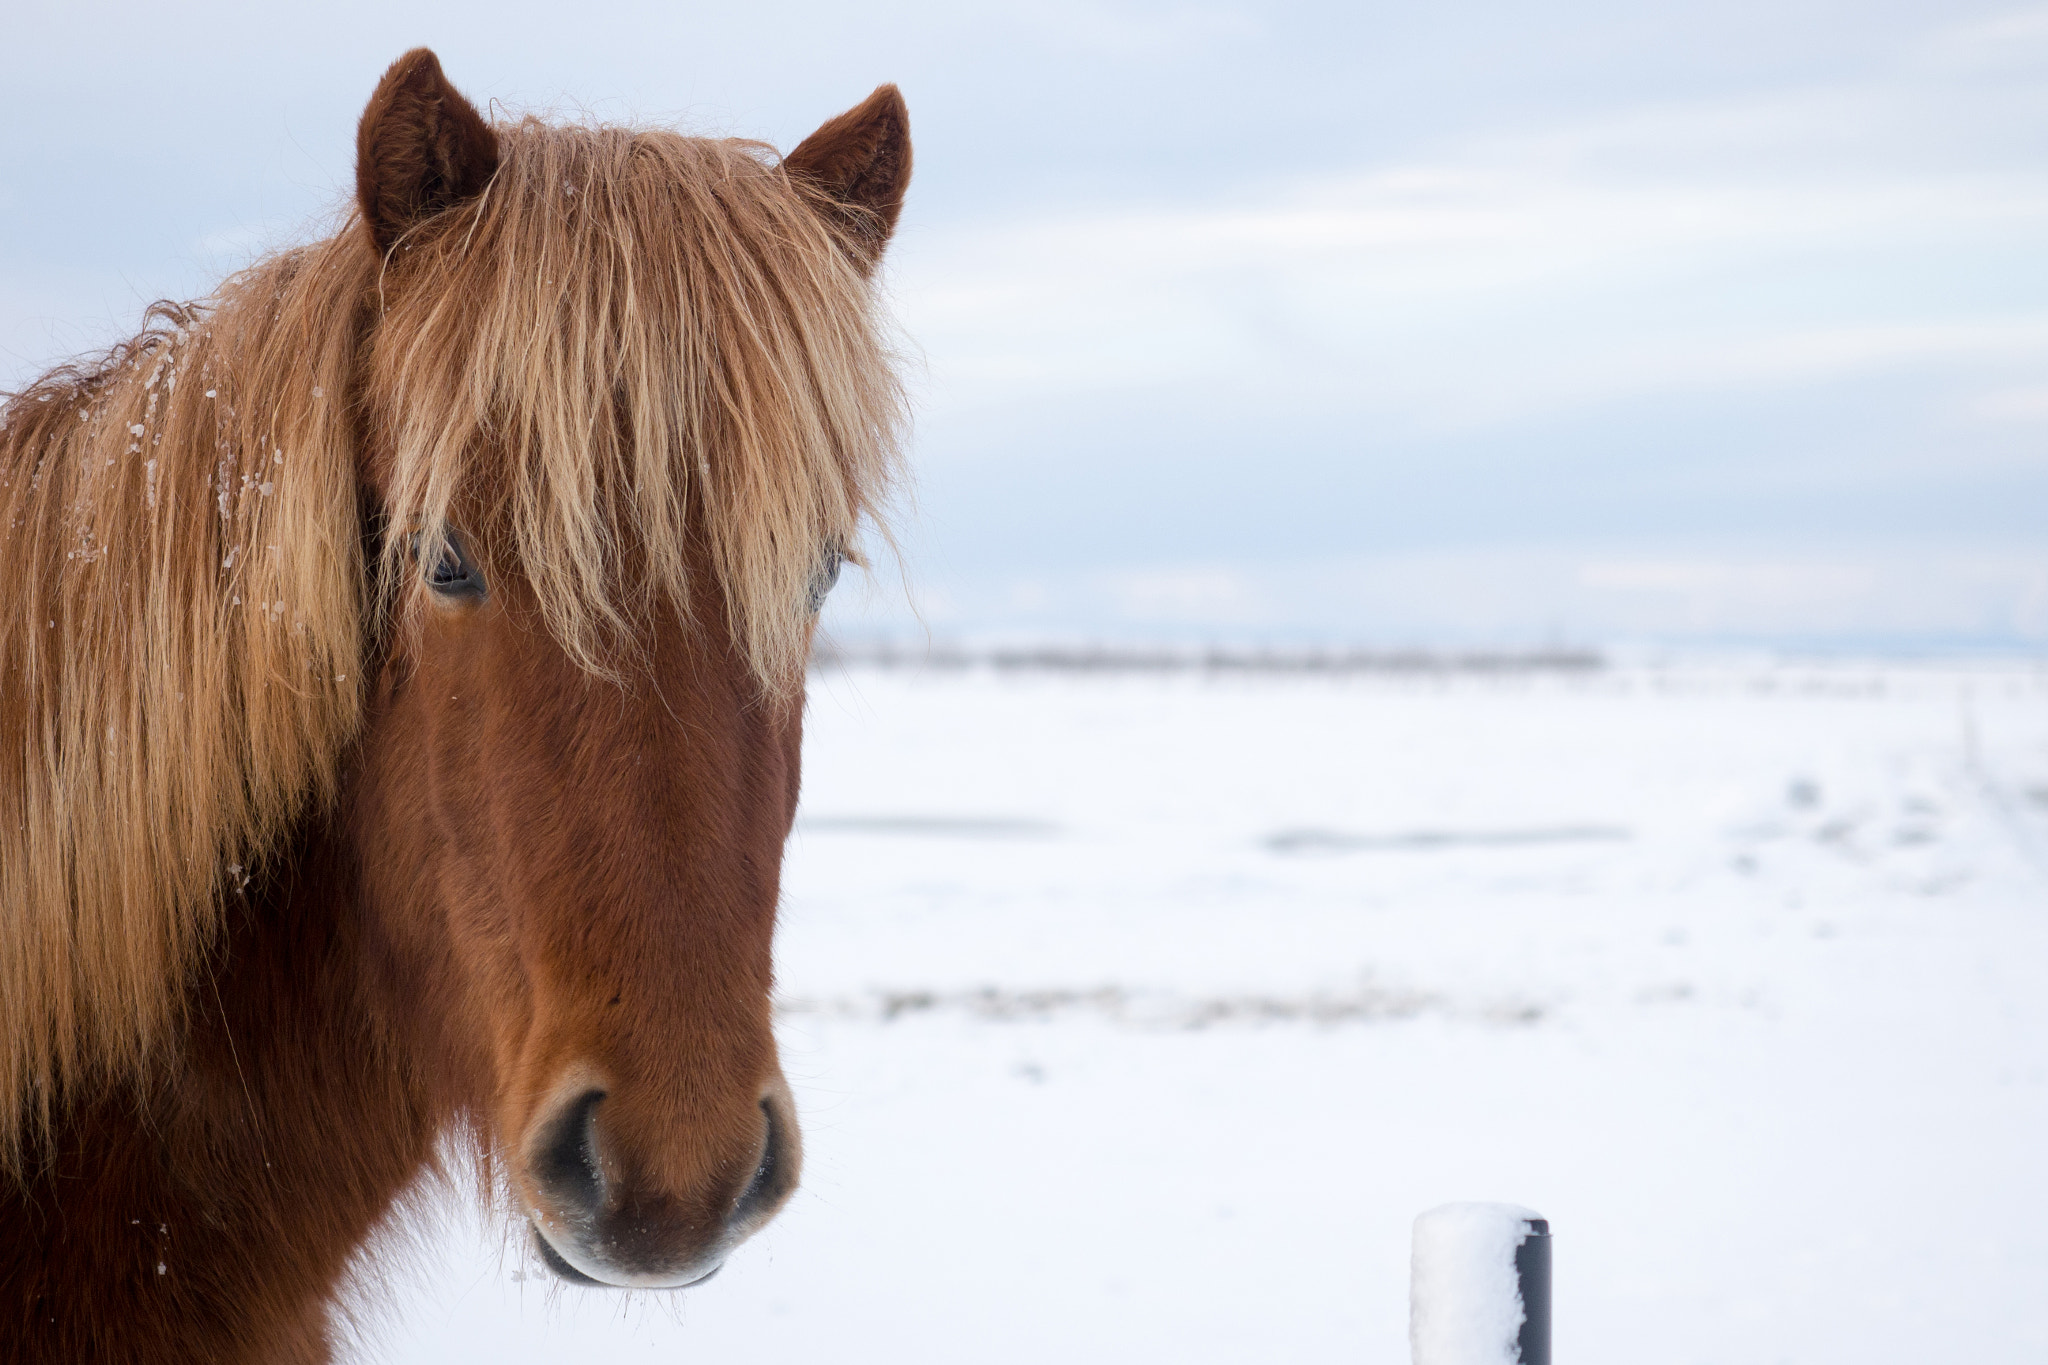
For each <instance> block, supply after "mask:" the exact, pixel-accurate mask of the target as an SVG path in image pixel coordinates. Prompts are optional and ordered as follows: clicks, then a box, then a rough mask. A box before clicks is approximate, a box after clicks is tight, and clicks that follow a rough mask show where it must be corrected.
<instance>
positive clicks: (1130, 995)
mask: <svg viewBox="0 0 2048 1365" xmlns="http://www.w3.org/2000/svg"><path fill="white" fill-rule="evenodd" d="M777 1011H778V1013H780V1014H782V1015H784V1016H812V1017H819V1016H822V1017H825V1018H832V1019H848V1020H854V1021H858V1022H863V1023H877V1024H887V1023H893V1022H895V1021H896V1020H899V1019H905V1018H910V1017H915V1016H924V1015H950V1016H953V1017H955V1018H965V1019H968V1020H971V1021H973V1022H976V1023H1030V1022H1044V1021H1049V1020H1054V1019H1063V1018H1072V1017H1076V1016H1080V1017H1091V1018H1094V1019H1098V1020H1102V1021H1104V1022H1107V1023H1110V1024H1114V1025H1117V1026H1120V1027H1125V1028H1139V1029H1183V1030H1186V1029H1204V1028H1210V1027H1213V1026H1225V1025H1246V1024H1252V1025H1261V1024H1308V1025H1312V1026H1317V1027H1322V1028H1334V1027H1337V1026H1339V1025H1343V1024H1364V1023H1377V1022H1382V1021H1388V1020H1400V1019H1413V1018H1415V1017H1417V1016H1418V1015H1422V1014H1440V1015H1456V1016H1459V1017H1464V1018H1476V1019H1479V1020H1482V1021H1484V1022H1487V1023H1495V1024H1533V1023H1536V1022H1538V1021H1540V1020H1541V1019H1542V1018H1543V1017H1544V1014H1545V1012H1546V1011H1545V1010H1544V1008H1543V1007H1542V1006H1540V1005H1535V1004H1531V1003H1528V1002H1526V1001H1511V1002H1504V1003H1500V1004H1495V1005H1489V1006H1485V1007H1483V1008H1479V1009H1454V1008H1452V1007H1451V1006H1450V1005H1449V1004H1448V1003H1447V1002H1446V1001H1444V1000H1443V999H1442V998H1441V997H1439V996H1436V995H1432V994H1429V993H1427V992H1422V991H1412V990H1400V989H1394V988H1389V987H1380V986H1361V987H1358V988H1356V989H1354V990H1349V991H1311V992H1307V993H1304V994H1300V995H1265V994H1256V993H1247V994H1240V995H1216V996H1187V995H1179V994H1174V993H1170V992H1158V991H1132V990H1126V989H1124V988H1123V987H1120V986H1098V987H1095V988H1093V989H1060V988H1052V989H1045V990H1011V989H1006V988H1003V987H1000V986H982V987H979V988H977V989H973V990H962V991H936V990H872V991H867V992H864V993H861V994H856V995H842V996H834V997H830V998H825V999H816V998H802V997H798V998H792V999H787V1000H784V1001H782V1002H780V1003H779V1004H778V1006H777Z"/></svg>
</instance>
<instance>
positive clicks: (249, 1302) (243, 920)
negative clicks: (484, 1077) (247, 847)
mask: <svg viewBox="0 0 2048 1365" xmlns="http://www.w3.org/2000/svg"><path fill="white" fill-rule="evenodd" d="M354 903H355V878H354V875H353V872H352V858H351V857H350V855H349V851H348V848H347V845H346V842H345V840H343V839H342V838H341V837H340V836H339V835H338V833H337V830H336V826H335V824H334V823H333V822H332V821H331V820H330V819H328V818H325V817H321V818H317V819H314V820H312V821H309V823H308V825H307V827H306V829H305V830H304V831H303V834H302V837H301V838H299V839H298V840H296V841H294V843H293V844H292V846H291V847H290V848H288V849H286V850H284V851H283V852H282V854H281V856H279V857H276V858H274V859H273V860H272V864H271V866H270V868H269V870H268V872H267V874H266V876H265V877H264V878H263V880H262V881H261V882H260V883H252V884H251V885H250V886H248V887H245V888H243V889H242V890H241V891H240V892H238V893H237V895H236V898H235V903H234V904H233V905H232V906H231V908H230V914H229V915H228V931H227V935H226V939H225V941H224V943H223V944H222V945H221V948H220V951H219V952H218V953H217V954H216V956H215V957H214V959H213V961H212V962H211V963H210V964H209V967H210V970H208V971H205V972H203V973H202V974H201V976H200V978H199V979H198V980H197V981H196V982H195V983H194V987H193V994H192V996H191V998H190V1000H189V1002H188V1005H189V1009H188V1019H189V1025H188V1029H187V1032H186V1036H185V1038H184V1040H183V1043H182V1046H181V1047H180V1048H179V1050H178V1054H177V1056H176V1057H175V1058H166V1059H165V1062H166V1065H165V1068H164V1074H162V1075H160V1076H158V1077H155V1078H153V1079H152V1080H151V1081H150V1082H149V1083H148V1084H146V1085H145V1086H144V1087H143V1089H142V1091H141V1103H140V1104H138V1103H137V1102H136V1100H137V1096H136V1094H135V1093H134V1092H132V1091H126V1090H124V1091H121V1092H119V1093H110V1094H107V1095H103V1096H100V1097H97V1098H96V1099H93V1100H89V1101H86V1102H82V1103H78V1104H75V1105H73V1106H72V1107H71V1108H70V1109H69V1110H68V1111H67V1112H66V1114H65V1117H64V1118H63V1120H62V1121H61V1123H60V1126H59V1130H58V1132H57V1134H56V1137H55V1140H54V1141H53V1142H52V1143H51V1144H50V1145H49V1147H48V1149H47V1150H46V1151H45V1152H44V1153H43V1155H44V1157H45V1160H44V1163H43V1164H42V1166H41V1168H40V1170H39V1173H38V1175H37V1177H36V1178H34V1179H33V1180H32V1181H31V1182H30V1183H28V1184H27V1185H26V1186H25V1187H23V1186H11V1187H6V1188H4V1189H0V1226H5V1227H10V1228H15V1229H25V1230H26V1231H24V1232H22V1233H21V1234H20V1235H19V1236H16V1237H13V1238H12V1239H9V1238H5V1237H0V1339H7V1338H9V1337H10V1335H12V1336H14V1337H15V1339H17V1340H19V1341H20V1342H21V1343H22V1347H23V1354H22V1356H21V1357H20V1358H21V1359H23V1360H25V1361H42V1360H51V1361H55V1360H80V1359H88V1358H92V1359H106V1360H132V1361H136V1362H145V1361H147V1362H155V1361H172V1360H180V1361H182V1360H194V1361H197V1360H217V1361H242V1360H250V1361H254V1360H259V1359H260V1360H265V1361H270V1360H288V1361H318V1360H324V1359H325V1358H326V1354H327V1347H326V1345H325V1343H326V1341H327V1336H328V1333H327V1330H326V1317H327V1311H328V1306H329V1304H330V1303H331V1301H332V1299H333V1297H334V1295H335V1294H336V1292H337V1290H338V1288H339V1286H340V1285H341V1283H342V1279H343V1276H344V1274H345V1272H346V1270H347V1267H348V1263H349V1259H350V1257H351V1255H352V1254H353V1253H354V1252H355V1250H356V1249H357V1248H358V1247H359V1246H360V1245H361V1244H362V1243H363V1241H364V1240H365V1239H366V1238H368V1237H369V1235H370V1234H371V1232H372V1231H373V1230H374V1229H375V1227H376V1225H377V1224H378V1222H379V1221H380V1220H381V1219H383V1218H384V1217H385V1216H386V1215H387V1214H388V1212H389V1211H390V1209H391V1207H392V1204H393V1201H394V1200H395V1199H396V1198H397V1197H398V1196H399V1195H400V1194H401V1192H402V1191H403V1190H404V1189H405V1187H406V1186H407V1185H408V1184H409V1183H410V1182H411V1181H413V1180H414V1178H415V1177H416V1176H417V1175H418V1173H419V1172H420V1170H421V1169H422V1167H423V1166H424V1164H425V1163H426V1162H427V1161H428V1159H429V1157H430V1153H431V1150H432V1142H433V1137H434V1133H435V1130H436V1129H437V1128H438V1127H439V1125H440V1118H439V1116H438V1115H437V1114H436V1113H435V1111H434V1106H433V1105H432V1104H431V1103H430V1102H429V1100H428V1098H427V1096H426V1094H425V1093H424V1090H423V1088H422V1087H421V1086H420V1085H419V1084H418V1083H417V1081H416V1080H415V1079H413V1078H414V1076H415V1075H416V1070H415V1069H414V1068H412V1067H410V1066H409V1065H407V1063H406V1058H405V1056H404V1054H403V1040H401V1039H398V1038H395V1037H393V1036H391V1033H390V1030H389V1028H388V1027H387V1026H386V1025H384V1024H382V1023H381V1022H380V1021H379V1018H378V1017H377V1011H376V1010H374V1009H373V1008H370V1007H368V1006H366V1003H365V1002H366V1001H367V1000H369V999H372V998H373V997H374V992H372V991H369V990H366V988H365V976H366V973H367V972H368V970H369V964H370V962H371V960H372V958H373V956H374V954H373V953H372V952H371V951H370V950H369V949H368V947H367V945H366V944H365V942H364V939H363V934H362V930H361V926H360V922H359V919H358V917H357V916H356V915H354V914H353V913H352V910H353V907H354ZM226 1287H232V1288H226ZM17 1289H18V1290H19V1291H20V1292H16V1291H17ZM167 1291H170V1292H167ZM15 1305H21V1306H22V1308H21V1311H22V1312H23V1313H24V1314H25V1317H24V1320H23V1321H21V1322H20V1323H19V1324H15V1323H10V1322H8V1321H7V1318H8V1317H9V1316H10V1315H11V1313H12V1312H13V1311H15ZM17 1327H18V1329H19V1330H18V1332H16V1331H15V1330H14V1329H16V1328H17Z"/></svg>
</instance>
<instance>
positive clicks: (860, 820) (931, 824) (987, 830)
mask: <svg viewBox="0 0 2048 1365" xmlns="http://www.w3.org/2000/svg"><path fill="white" fill-rule="evenodd" d="M796 827H797V829H798V831H799V832H801V833H806V834H921V835H936V836H938V837H940V838H945V839H1050V838H1052V837H1053V836H1055V835H1057V834H1058V833H1059V832H1060V827H1059V826H1058V825H1055V824H1052V823H1050V822H1048V821H1045V820H1025V819H1017V818H1011V817H1008V816H951V815H806V816H804V817H802V818H801V819H799V820H798V821H797V822H796Z"/></svg>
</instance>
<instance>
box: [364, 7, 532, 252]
mask: <svg viewBox="0 0 2048 1365" xmlns="http://www.w3.org/2000/svg"><path fill="white" fill-rule="evenodd" d="M497 169H498V135H497V134H496V133H494V132H492V131H491V125H490V124H488V123H485V122H484V119H483V115H481V114H479V113H477V111H476V106H475V105H473V104H471V103H470V102H469V101H468V100H466V99H464V98H463V97H462V92H461V91H459V90H457V89H456V88H455V87H454V86H453V85H451V84H449V81H448V78H447V77H446V76H444V75H442V74H441V62H440V59H439V58H437V57H436V56H435V55H434V54H433V52H432V51H431V50H429V49H427V48H424V47H416V48H414V49H413V50H412V51H410V52H408V53H406V54H405V55H404V56H403V57H400V58H399V59H398V60H397V61H395V62H393V63H392V64H391V69H390V70H389V71H386V72H385V73H384V79H383V80H381V81H378V82H377V89H376V92H375V93H374V94H372V95H371V96H370V104H369V107H368V108H366V109H364V110H363V121H362V122H361V123H360V124H359V125H357V127H356V203H357V204H358V205H359V206H360V207H361V208H362V211H363V225H364V226H365V227H367V228H368V229H369V231H370V237H371V239H372V240H373V241H374V242H376V244H377V253H378V254H379V255H380V256H381V255H383V254H384V253H385V252H387V251H389V250H391V244H392V243H393V242H395V241H397V240H398V239H399V238H400V237H401V236H403V235H404V234H405V232H406V230H407V229H408V228H411V227H413V226H414V225H415V224H418V223H422V222H424V221H426V220H427V219H428V218H431V217H433V216H434V215H435V214H437V213H439V212H441V211H442V210H443V209H447V208H452V207H454V206H455V205H456V204H459V203H461V202H462V201H463V200H465V199H472V198H474V197H476V196H477V195H479V194H482V193H483V190H484V186H486V185H488V184H489V183H490V181H491V176H492V174H493V173H494V172H495V171H496V170H497Z"/></svg>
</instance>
